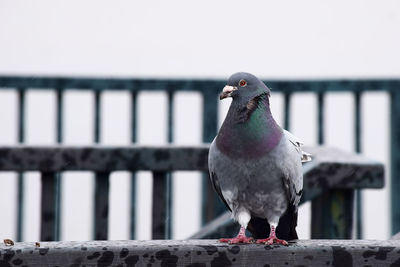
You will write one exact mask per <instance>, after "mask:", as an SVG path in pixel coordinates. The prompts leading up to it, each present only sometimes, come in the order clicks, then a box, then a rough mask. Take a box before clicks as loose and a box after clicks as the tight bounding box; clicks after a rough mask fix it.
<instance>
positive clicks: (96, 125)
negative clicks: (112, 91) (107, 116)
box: [94, 90, 101, 143]
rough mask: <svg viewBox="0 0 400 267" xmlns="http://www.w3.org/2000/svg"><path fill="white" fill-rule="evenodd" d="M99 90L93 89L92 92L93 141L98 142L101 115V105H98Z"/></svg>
mask: <svg viewBox="0 0 400 267" xmlns="http://www.w3.org/2000/svg"><path fill="white" fill-rule="evenodd" d="M100 97H101V91H100V90H95V92H94V142H95V143H99V142H100V116H101V114H100V113H101V106H100Z"/></svg>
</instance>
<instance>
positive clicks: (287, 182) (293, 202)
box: [277, 130, 311, 240]
mask: <svg viewBox="0 0 400 267" xmlns="http://www.w3.org/2000/svg"><path fill="white" fill-rule="evenodd" d="M284 134H285V137H286V138H287V140H288V141H289V144H288V145H289V147H290V146H291V145H293V148H294V149H289V151H292V152H294V153H290V157H293V158H291V160H293V161H297V162H298V161H301V162H307V161H310V160H311V154H309V153H307V152H304V151H303V150H302V149H301V146H302V145H303V144H302V142H301V141H300V140H299V139H298V138H297V137H295V136H294V135H293V134H291V133H290V132H288V131H286V130H285V131H284ZM285 173H286V174H287V175H285V176H283V177H282V183H283V187H284V188H285V189H286V190H285V191H286V194H287V199H288V202H289V203H288V209H287V210H286V212H285V213H284V214H283V215H282V217H281V218H280V220H279V225H278V228H277V235H278V234H279V235H280V236H283V238H287V239H286V240H291V239H298V236H297V232H296V226H297V208H298V205H299V203H300V198H301V195H302V193H303V174H302V169H301V164H298V165H297V167H294V168H293V169H291V170H290V171H289V172H285ZM279 235H278V236H279Z"/></svg>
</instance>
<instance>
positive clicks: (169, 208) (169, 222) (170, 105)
mask: <svg viewBox="0 0 400 267" xmlns="http://www.w3.org/2000/svg"><path fill="white" fill-rule="evenodd" d="M167 93H168V111H167V114H168V125H167V127H168V129H167V131H168V143H172V142H173V139H174V129H173V126H174V117H173V116H174V91H173V90H168V91H167ZM166 179H167V184H166V191H167V203H166V204H167V207H166V214H165V228H166V229H165V238H166V239H171V238H172V224H173V217H172V213H173V206H172V196H173V192H172V190H173V177H172V173H171V172H170V173H167V178H166Z"/></svg>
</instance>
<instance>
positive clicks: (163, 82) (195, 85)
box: [0, 75, 400, 240]
mask: <svg viewBox="0 0 400 267" xmlns="http://www.w3.org/2000/svg"><path fill="white" fill-rule="evenodd" d="M265 82H266V84H267V85H268V86H269V87H270V88H272V91H273V92H280V93H282V94H283V95H284V104H283V110H284V123H283V126H284V128H285V129H290V125H291V123H290V119H291V118H290V114H291V112H290V108H291V100H292V96H293V95H294V94H295V93H302V92H311V93H315V95H316V96H317V112H318V113H317V141H318V144H324V141H325V119H324V118H325V116H324V112H325V97H326V93H329V92H349V93H351V94H353V97H354V115H355V120H354V140H355V142H354V151H355V152H357V153H359V152H362V150H363V148H362V146H361V139H362V130H361V123H362V119H363V116H362V115H363V114H362V112H361V104H362V96H363V94H364V93H365V92H369V91H381V92H387V93H388V94H389V96H390V137H391V141H390V142H391V143H390V151H391V156H390V168H391V169H390V172H389V173H390V176H391V177H390V179H391V180H390V184H391V196H390V199H391V226H392V231H391V232H392V233H393V234H394V233H397V232H398V231H400V195H399V194H398V193H397V192H399V191H400V104H399V103H400V89H399V88H400V79H398V78H384V79H325V80H269V81H265ZM225 83H226V81H225V80H218V79H214V80H213V79H178V78H175V79H162V78H156V79H152V78H112V77H108V78H85V77H81V78H69V77H35V76H32V77H27V76H9V75H8V76H4V75H0V90H1V89H10V88H11V89H13V90H17V91H18V106H17V109H18V110H19V116H18V141H19V142H20V143H24V142H25V104H26V103H25V102H26V101H25V96H26V92H27V91H29V90H42V89H46V90H49V89H50V90H53V91H54V92H56V116H55V118H56V126H57V127H56V142H58V143H62V142H63V132H64V131H63V119H62V118H63V115H62V114H63V112H64V105H63V99H64V93H65V91H67V90H89V91H92V92H94V100H95V101H94V132H93V140H94V142H96V143H99V142H100V141H101V132H100V128H101V110H102V107H101V105H100V99H101V96H102V93H103V92H104V91H109V90H125V91H129V92H130V93H131V100H132V101H131V102H132V105H131V106H132V110H131V114H132V116H131V118H132V119H131V122H130V124H131V125H130V126H131V138H130V140H131V142H132V143H135V142H136V141H137V135H136V133H137V131H136V129H137V99H138V97H137V96H138V93H140V92H142V91H164V92H166V94H167V98H168V102H167V111H166V112H167V119H168V122H167V141H168V142H173V141H174V140H173V136H174V134H173V133H174V129H173V125H174V116H173V109H174V96H175V94H176V93H177V92H180V91H195V92H199V93H200V94H201V96H202V98H203V101H202V103H203V104H202V105H203V106H202V115H203V116H202V117H203V121H202V141H203V142H205V143H209V142H211V141H212V140H213V138H214V137H215V134H216V132H217V125H218V121H217V119H218V116H217V115H218V100H217V99H218V93H219V92H220V91H221V88H222V87H223V86H224V85H225ZM60 179H61V177H59V176H57V177H56V181H55V184H54V186H55V187H56V188H57V192H61V189H60V187H61V182H60ZM103 180H104V179H103V178H101V176H99V177H98V178H96V188H97V189H100V188H101V186H100V187H99V186H98V185H97V183H100V184H103V182H102V181H103ZM23 183H24V179H23V176H22V175H20V176H19V178H18V192H17V196H18V197H17V203H18V212H17V223H18V226H17V240H22V223H23V221H24V220H23V213H22V210H23V197H24V195H23ZM131 184H132V189H131V191H132V196H131V206H132V208H131V214H130V218H131V222H133V221H135V208H134V207H135V199H136V196H135V192H136V188H135V185H136V183H135V176H132V183H131ZM165 186H166V187H167V188H169V189H168V190H169V191H168V194H167V202H168V203H171V199H170V198H169V197H168V196H170V195H171V188H172V180H171V179H170V177H169V176H167V178H166V185H165ZM97 189H96V190H97ZM55 197H56V203H57V204H56V206H57V207H58V208H59V207H60V201H61V196H60V193H58V194H57V195H56V196H55ZM355 198H356V202H357V207H356V226H357V227H356V230H357V231H356V232H357V237H358V238H361V237H362V220H361V217H362V216H361V210H362V209H361V203H362V201H361V195H360V193H359V192H358V191H356V195H355ZM206 201H208V202H209V205H204V204H205V203H206ZM202 203H203V205H202V223H203V224H205V223H207V222H209V221H210V220H212V219H213V218H215V217H216V216H217V215H219V214H221V213H222V212H223V211H224V206H223V204H222V202H220V201H219V200H218V198H217V197H216V196H215V194H214V193H213V190H212V187H211V184H210V183H209V181H208V179H207V177H206V176H204V179H203V184H202ZM313 205H314V204H313ZM171 206H172V205H170V204H169V207H168V209H167V211H166V212H167V213H168V214H167V215H168V216H167V217H168V218H171V216H170V215H171V214H172V207H171ZM58 214H59V213H57V214H56V217H57V218H56V220H57V221H59V220H60V219H59V215H58ZM58 229H59V227H56V230H57V231H58ZM133 229H134V225H133V223H131V233H132V234H131V238H132V239H134V238H135V236H134V234H133V233H134V231H133ZM167 232H168V236H169V237H171V231H170V229H169V227H168V229H167ZM58 236H59V233H57V238H58Z"/></svg>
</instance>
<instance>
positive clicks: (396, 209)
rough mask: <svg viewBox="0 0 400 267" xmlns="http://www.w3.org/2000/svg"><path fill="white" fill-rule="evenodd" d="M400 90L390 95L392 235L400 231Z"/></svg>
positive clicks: (393, 89) (395, 90)
mask: <svg viewBox="0 0 400 267" xmlns="http://www.w3.org/2000/svg"><path fill="white" fill-rule="evenodd" d="M399 103H400V90H399V88H391V94H390V178H391V179H390V183H391V188H390V201H391V208H390V209H391V210H390V211H391V213H390V214H391V226H392V227H391V235H394V234H396V233H398V232H399V231H400V194H399V192H400V104H399Z"/></svg>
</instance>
